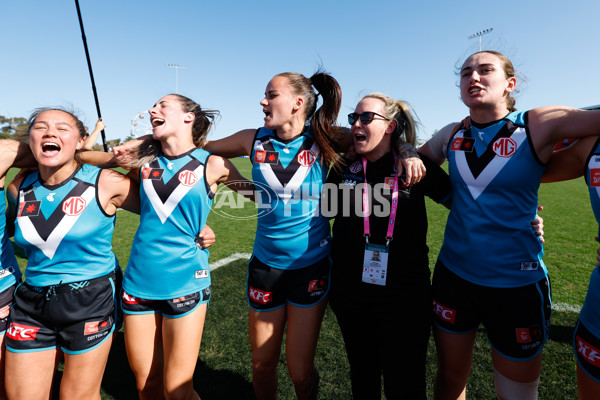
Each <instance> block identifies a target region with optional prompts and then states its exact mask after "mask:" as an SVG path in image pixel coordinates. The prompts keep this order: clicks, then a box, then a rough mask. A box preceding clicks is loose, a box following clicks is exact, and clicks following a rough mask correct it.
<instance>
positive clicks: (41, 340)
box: [6, 272, 120, 354]
mask: <svg viewBox="0 0 600 400" xmlns="http://www.w3.org/2000/svg"><path fill="white" fill-rule="evenodd" d="M119 291H120V287H119V279H118V277H117V276H116V275H115V273H114V272H113V273H110V274H108V275H105V276H101V277H99V278H96V279H91V280H87V281H80V282H72V283H65V284H61V285H52V286H31V285H29V284H27V283H23V284H21V285H19V286H18V287H17V289H16V290H15V293H14V296H15V304H14V306H13V309H12V311H11V314H10V320H11V321H10V324H9V326H8V329H7V331H6V348H7V349H8V350H9V351H12V352H16V353H18V352H32V351H41V350H49V349H55V348H61V349H62V350H63V351H64V352H65V353H67V354H79V353H85V352H87V351H90V350H92V349H94V348H96V347H97V346H99V345H100V344H102V343H103V342H104V341H105V340H106V339H107V338H109V337H110V335H111V334H112V332H113V331H114V330H115V329H116V328H117V327H118V326H119V324H120V321H119V316H118V313H119V307H118V293H119Z"/></svg>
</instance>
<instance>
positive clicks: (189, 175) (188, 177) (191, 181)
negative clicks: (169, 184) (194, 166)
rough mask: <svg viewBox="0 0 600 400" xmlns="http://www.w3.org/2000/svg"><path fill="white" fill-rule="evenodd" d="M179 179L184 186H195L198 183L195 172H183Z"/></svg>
mask: <svg viewBox="0 0 600 400" xmlns="http://www.w3.org/2000/svg"><path fill="white" fill-rule="evenodd" d="M177 178H178V179H179V182H181V184H182V185H183V186H194V185H195V184H196V182H198V177H197V176H196V174H194V171H189V170H184V171H181V172H180V173H179V175H178V176H177Z"/></svg>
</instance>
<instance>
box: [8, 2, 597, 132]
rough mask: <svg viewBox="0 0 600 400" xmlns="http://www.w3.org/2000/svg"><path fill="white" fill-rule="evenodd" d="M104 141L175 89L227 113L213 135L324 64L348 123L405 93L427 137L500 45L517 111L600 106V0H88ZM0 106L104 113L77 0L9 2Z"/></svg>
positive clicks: (249, 117)
mask: <svg viewBox="0 0 600 400" xmlns="http://www.w3.org/2000/svg"><path fill="white" fill-rule="evenodd" d="M80 7H81V12H82V16H83V21H84V26H85V33H86V37H87V43H88V48H89V51H90V56H91V60H92V66H93V70H94V78H95V82H96V88H97V91H98V97H99V103H100V108H101V111H102V117H103V119H104V121H105V122H106V124H107V128H106V135H107V138H108V139H111V138H116V137H125V136H127V135H128V133H129V130H130V125H131V119H132V118H133V117H134V116H135V115H136V114H137V113H138V112H139V111H143V110H147V109H148V108H149V107H151V106H152V105H153V104H154V102H155V101H156V100H158V99H159V98H160V97H162V96H163V95H165V94H168V93H171V92H174V91H175V69H173V68H168V67H167V66H166V65H165V64H167V63H172V64H179V65H185V66H188V68H187V69H180V70H179V71H178V73H177V78H178V79H177V81H178V88H179V93H181V94H183V95H186V96H188V97H191V98H192V99H194V100H196V101H197V102H199V103H200V104H201V105H202V106H203V107H206V108H211V109H218V110H220V111H221V114H222V117H221V119H220V120H219V122H218V124H217V125H216V127H215V129H213V131H212V132H211V134H210V136H209V138H213V139H214V138H220V137H224V136H227V135H229V134H232V133H234V132H236V131H238V130H240V129H245V128H254V127H259V126H261V125H262V118H263V114H262V111H261V107H260V106H259V101H260V100H261V98H262V96H263V93H264V90H265V86H266V84H267V83H268V81H269V79H270V78H271V77H272V76H273V75H275V74H277V73H279V72H284V71H295V72H300V73H303V74H305V75H307V76H310V75H311V74H312V73H313V72H314V71H315V69H316V68H317V66H318V65H319V64H320V63H322V64H323V66H324V67H325V69H326V70H327V71H329V72H330V73H332V75H333V76H335V77H336V78H337V79H338V81H339V82H340V85H341V86H342V90H343V104H342V111H341V114H340V115H341V118H340V122H341V123H343V124H346V118H345V115H346V114H348V113H349V112H352V111H353V109H354V106H355V105H356V103H357V101H358V100H359V99H360V97H361V96H362V95H364V94H366V93H368V92H370V91H380V92H383V93H386V94H388V95H390V96H392V97H395V98H397V99H402V100H407V101H408V102H410V103H411V104H412V106H413V108H414V109H415V111H416V114H417V116H418V117H419V119H420V121H421V123H422V129H421V131H420V133H419V136H420V137H421V138H427V137H429V136H431V134H432V133H433V131H434V130H435V129H439V128H441V127H442V126H444V125H445V124H446V123H449V122H452V121H455V120H460V119H461V118H462V117H464V116H465V115H466V113H467V109H466V107H465V106H464V105H463V104H462V103H461V101H460V99H459V93H458V88H457V87H456V83H457V79H456V75H455V67H456V66H457V65H460V63H462V61H463V60H464V59H465V58H466V57H467V56H468V55H469V54H471V53H473V52H474V51H476V50H477V49H478V41H477V40H476V39H468V38H467V36H468V35H469V34H472V33H475V32H478V31H481V30H483V29H486V28H493V31H492V32H491V33H489V34H487V35H485V36H483V40H482V42H483V48H484V49H493V50H498V51H501V52H503V53H505V54H506V55H507V56H509V58H511V60H512V61H513V62H514V64H515V67H516V68H517V69H518V70H519V71H520V72H521V73H522V74H524V76H525V77H526V79H527V82H526V83H525V84H523V82H522V81H519V82H520V87H521V92H520V94H519V95H518V96H517V108H519V109H529V108H533V107H538V106H543V105H551V104H563V105H567V106H572V107H584V106H589V105H595V104H600V79H599V77H598V74H599V73H600V50H599V49H600V24H599V23H598V15H600V2H599V1H597V0H594V1H591V0H590V1H576V0H575V1H569V2H565V1H558V0H546V1H541V0H530V1H523V0H521V1H512V0H507V1H501V2H484V1H479V2H451V1H427V0H422V1H410V2H409V1H391V0H390V1H369V2H364V1H362V2H358V1H343V2H342V1H339V2H338V1H327V0H320V1H314V0H304V1H295V2H291V1H287V0H256V1H227V0H221V1H211V2H207V1H191V0H188V1H184V0H170V1H155V0H145V1H141V0H140V1H138V0H103V1H92V0H80ZM2 16H3V18H2V23H1V24H0V43H1V44H2V53H3V60H2V62H1V63H0V93H1V94H0V115H4V116H9V117H27V116H28V115H29V114H30V112H31V111H32V110H33V109H34V108H36V107H41V106H54V105H72V106H74V107H75V109H76V110H78V111H79V115H80V117H81V118H82V120H83V121H84V123H86V125H88V126H90V127H93V126H94V124H95V121H96V119H97V115H96V107H95V103H94V97H93V93H92V89H91V83H90V79H89V74H88V69H87V64H86V59H85V53H84V48H83V44H82V40H81V32H80V30H79V23H78V20H77V12H76V8H75V2H74V1H73V0H53V1H47V0H44V1H42V0H31V1H5V2H3V4H2Z"/></svg>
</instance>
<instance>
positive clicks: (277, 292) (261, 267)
mask: <svg viewBox="0 0 600 400" xmlns="http://www.w3.org/2000/svg"><path fill="white" fill-rule="evenodd" d="M330 276H331V259H330V258H329V256H328V257H325V258H323V259H321V260H319V261H317V262H316V263H314V264H312V265H309V266H308V267H304V268H299V269H292V270H287V269H279V268H273V267H269V266H268V265H266V264H265V263H263V262H262V261H260V260H259V259H258V258H257V257H256V256H254V255H253V256H252V258H251V259H250V262H249V263H248V282H247V286H246V295H247V298H248V304H249V305H250V307H251V308H252V309H253V310H255V311H270V310H274V309H277V308H280V307H283V306H284V305H285V304H287V303H290V304H292V305H294V306H299V307H311V306H313V305H315V304H317V303H318V302H320V301H321V300H322V299H323V298H324V297H326V296H327V294H328V293H329V279H330Z"/></svg>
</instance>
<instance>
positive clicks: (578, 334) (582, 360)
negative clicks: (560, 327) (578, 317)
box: [573, 321, 600, 383]
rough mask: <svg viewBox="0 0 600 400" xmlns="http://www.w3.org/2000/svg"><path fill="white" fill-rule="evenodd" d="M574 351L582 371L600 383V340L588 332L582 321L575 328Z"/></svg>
mask: <svg viewBox="0 0 600 400" xmlns="http://www.w3.org/2000/svg"><path fill="white" fill-rule="evenodd" d="M573 349H574V350H575V357H576V358H577V363H578V364H579V366H580V367H581V369H582V370H583V371H584V372H585V373H586V374H588V376H589V377H590V378H592V379H593V380H595V381H596V382H597V383H600V338H598V337H597V336H594V334H593V333H591V332H590V331H588V330H587V328H586V327H585V326H584V325H583V323H581V321H577V326H576V327H575V333H574V334H573Z"/></svg>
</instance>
